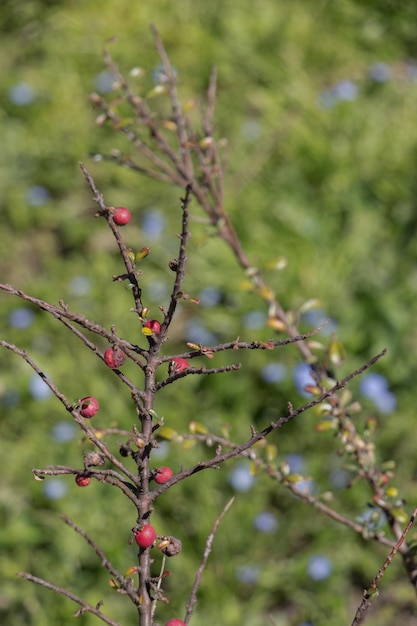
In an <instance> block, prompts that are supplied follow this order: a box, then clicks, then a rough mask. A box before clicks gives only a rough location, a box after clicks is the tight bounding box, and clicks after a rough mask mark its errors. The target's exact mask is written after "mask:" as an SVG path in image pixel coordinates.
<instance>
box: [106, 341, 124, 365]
mask: <svg viewBox="0 0 417 626" xmlns="http://www.w3.org/2000/svg"><path fill="white" fill-rule="evenodd" d="M125 361H126V355H125V353H124V352H123V350H122V349H121V348H119V347H118V346H113V347H111V348H107V350H106V351H105V353H104V362H105V363H106V365H108V366H109V367H111V368H112V369H116V368H117V367H120V365H123V363H124V362H125Z"/></svg>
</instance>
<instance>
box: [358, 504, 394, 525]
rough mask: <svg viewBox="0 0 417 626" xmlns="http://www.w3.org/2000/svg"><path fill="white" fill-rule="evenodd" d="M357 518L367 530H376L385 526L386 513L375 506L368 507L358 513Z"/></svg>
mask: <svg viewBox="0 0 417 626" xmlns="http://www.w3.org/2000/svg"><path fill="white" fill-rule="evenodd" d="M357 520H358V522H359V523H360V524H363V525H364V526H366V528H368V529H369V530H372V531H376V530H379V529H380V528H382V527H383V526H385V524H386V522H387V518H386V515H385V513H384V512H383V511H381V509H379V508H377V507H369V508H367V509H365V511H364V512H363V513H361V514H360V515H358V517H357Z"/></svg>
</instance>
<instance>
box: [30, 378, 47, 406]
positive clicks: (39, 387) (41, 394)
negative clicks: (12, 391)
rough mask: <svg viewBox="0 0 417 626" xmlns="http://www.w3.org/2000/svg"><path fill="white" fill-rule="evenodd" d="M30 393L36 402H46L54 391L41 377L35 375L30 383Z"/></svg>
mask: <svg viewBox="0 0 417 626" xmlns="http://www.w3.org/2000/svg"><path fill="white" fill-rule="evenodd" d="M29 393H30V395H31V396H32V398H34V399H35V400H46V398H49V396H51V395H52V391H51V390H50V389H49V387H48V385H47V384H46V382H45V381H44V380H42V378H41V377H40V376H38V375H37V374H34V375H33V376H32V377H31V379H30V381H29Z"/></svg>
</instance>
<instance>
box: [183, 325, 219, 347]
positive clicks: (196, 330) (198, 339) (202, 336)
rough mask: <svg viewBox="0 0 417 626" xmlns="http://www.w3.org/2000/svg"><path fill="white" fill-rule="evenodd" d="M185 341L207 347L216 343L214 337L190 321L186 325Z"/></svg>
mask: <svg viewBox="0 0 417 626" xmlns="http://www.w3.org/2000/svg"><path fill="white" fill-rule="evenodd" d="M187 341H190V342H191V343H201V344H203V345H204V346H209V345H213V344H215V343H216V336H215V335H214V333H212V332H210V331H209V330H207V328H205V327H204V326H203V325H202V324H201V323H200V322H198V321H197V320H190V322H189V323H188V324H187Z"/></svg>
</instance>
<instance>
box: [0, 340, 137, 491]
mask: <svg viewBox="0 0 417 626" xmlns="http://www.w3.org/2000/svg"><path fill="white" fill-rule="evenodd" d="M0 347H2V348H7V349H8V350H11V351H12V352H14V353H15V354H17V355H18V356H20V357H22V359H23V360H24V361H26V363H27V364H28V365H30V367H31V368H32V369H33V370H34V371H35V372H36V373H37V374H38V376H40V378H42V380H43V381H44V383H45V384H46V385H47V386H48V387H49V389H50V390H51V391H52V393H53V394H54V395H55V396H56V398H58V400H59V401H60V402H61V403H62V404H63V405H64V407H65V408H66V410H67V411H68V412H69V413H71V415H72V417H73V418H74V421H75V422H76V423H77V424H78V425H79V426H80V428H81V429H82V430H83V431H84V432H85V433H86V435H87V438H88V439H89V440H90V441H91V442H92V443H93V444H94V445H95V446H96V447H97V448H98V449H99V450H100V452H102V453H103V454H104V456H105V457H106V458H107V459H108V460H109V461H110V462H111V463H112V464H113V465H114V466H115V467H117V468H118V469H119V470H120V471H121V472H122V473H123V474H124V475H125V476H127V477H128V478H129V480H131V481H132V482H133V483H134V484H136V482H137V477H136V476H134V475H133V474H132V473H131V472H129V470H128V469H127V468H126V467H125V466H124V465H123V463H121V462H120V461H119V460H118V459H117V457H115V456H114V455H113V454H112V453H111V452H110V451H109V449H108V448H107V446H106V445H105V444H104V443H103V442H102V441H101V440H100V439H99V438H98V437H97V436H96V435H95V431H94V428H91V427H90V426H87V424H86V422H85V420H84V419H83V418H82V417H81V416H80V415H79V413H78V412H77V411H76V410H75V409H74V408H73V405H72V404H71V403H70V402H69V401H68V399H67V398H66V396H64V394H63V393H61V392H60V391H59V389H58V387H56V385H54V383H53V382H52V380H51V379H50V378H49V377H48V376H47V375H46V374H45V373H44V372H43V371H42V370H41V369H40V368H39V366H38V365H37V364H36V363H35V361H34V360H33V359H31V358H30V356H28V354H27V353H26V351H25V350H21V349H20V348H18V347H17V346H15V345H14V344H11V343H8V342H7V341H4V340H0Z"/></svg>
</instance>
